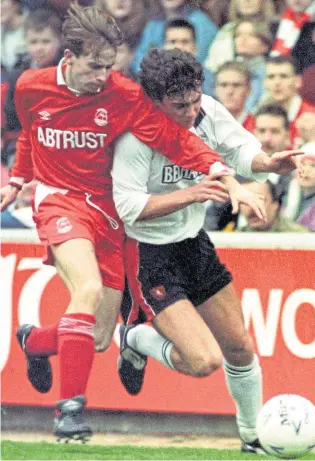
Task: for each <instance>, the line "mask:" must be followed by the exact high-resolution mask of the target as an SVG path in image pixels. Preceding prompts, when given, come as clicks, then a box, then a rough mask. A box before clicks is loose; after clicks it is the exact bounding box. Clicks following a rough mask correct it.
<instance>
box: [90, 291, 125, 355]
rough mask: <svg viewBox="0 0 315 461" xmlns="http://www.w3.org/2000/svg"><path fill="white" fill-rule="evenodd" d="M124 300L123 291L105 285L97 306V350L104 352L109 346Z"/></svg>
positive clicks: (95, 332) (95, 334) (95, 330)
mask: <svg viewBox="0 0 315 461" xmlns="http://www.w3.org/2000/svg"><path fill="white" fill-rule="evenodd" d="M121 301H122V292H121V291H119V290H115V289H114V288H110V287H103V295H102V299H101V301H100V303H99V304H98V306H97V308H96V314H95V316H96V325H95V327H94V340H95V351H96V352H103V351H106V349H108V348H109V346H110V343H111V341H112V338H113V334H114V331H115V328H116V325H117V321H118V315H119V312H120V306H121Z"/></svg>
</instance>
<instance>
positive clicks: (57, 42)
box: [4, 8, 62, 166]
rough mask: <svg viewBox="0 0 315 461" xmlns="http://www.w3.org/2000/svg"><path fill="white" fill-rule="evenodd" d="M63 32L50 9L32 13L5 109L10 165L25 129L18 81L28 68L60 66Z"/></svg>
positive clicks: (59, 21) (6, 145) (25, 29)
mask: <svg viewBox="0 0 315 461" xmlns="http://www.w3.org/2000/svg"><path fill="white" fill-rule="evenodd" d="M61 30H62V21H61V18H60V17H59V16H58V15H57V14H56V13H55V12H54V11H52V10H50V9H47V8H46V9H45V8H42V9H38V10H35V11H32V12H30V13H29V15H28V16H27V18H26V20H25V24H24V33H25V42H26V51H27V52H26V53H25V54H23V55H22V56H21V57H20V60H19V61H18V62H17V64H16V65H15V67H14V69H13V71H12V72H11V75H10V78H9V88H8V92H7V95H6V102H5V107H4V113H5V117H6V130H7V132H6V144H5V148H4V157H5V159H6V162H7V163H8V165H9V166H11V164H12V161H13V158H14V154H15V143H16V139H17V137H18V135H19V133H20V130H21V125H20V121H19V119H18V116H17V113H16V108H15V102H14V90H15V85H16V82H17V80H18V78H19V77H20V75H21V74H22V73H23V72H24V71H25V70H26V69H30V68H38V69H40V68H44V67H49V66H55V65H57V63H58V62H59V60H60V59H61V57H62V49H61Z"/></svg>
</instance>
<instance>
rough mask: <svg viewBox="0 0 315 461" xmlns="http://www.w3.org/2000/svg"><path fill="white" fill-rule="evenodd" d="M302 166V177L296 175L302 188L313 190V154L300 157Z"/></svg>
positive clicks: (314, 159) (314, 184)
mask: <svg viewBox="0 0 315 461" xmlns="http://www.w3.org/2000/svg"><path fill="white" fill-rule="evenodd" d="M301 164H302V166H303V177H300V176H299V177H298V180H299V183H300V184H301V186H302V187H303V189H306V190H309V191H314V190H315V156H314V155H313V156H312V157H307V156H306V157H305V158H302V159H301Z"/></svg>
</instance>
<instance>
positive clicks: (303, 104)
mask: <svg viewBox="0 0 315 461" xmlns="http://www.w3.org/2000/svg"><path fill="white" fill-rule="evenodd" d="M304 112H313V113H314V112H315V106H314V105H313V104H310V103H309V102H307V101H303V99H302V98H301V96H295V97H294V98H293V99H292V101H291V103H290V107H289V110H288V117H289V121H290V142H291V144H292V146H293V148H294V149H296V148H297V146H299V144H300V133H299V131H298V129H297V126H296V121H297V119H298V118H299V117H300V116H301V115H302V114H304Z"/></svg>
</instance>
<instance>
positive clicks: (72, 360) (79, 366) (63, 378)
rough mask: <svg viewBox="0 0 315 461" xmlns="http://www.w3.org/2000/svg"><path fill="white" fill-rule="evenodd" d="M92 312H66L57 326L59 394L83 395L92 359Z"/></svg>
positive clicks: (64, 397)
mask: <svg viewBox="0 0 315 461" xmlns="http://www.w3.org/2000/svg"><path fill="white" fill-rule="evenodd" d="M95 321H96V320H95V316H94V315H91V314H83V313H76V314H65V315H64V316H63V317H62V318H61V319H60V323H59V327H58V354H59V357H60V397H61V399H69V398H71V397H74V396H76V395H84V394H85V390H86V386H87V382H88V379H89V376H90V373H91V369H92V364H93V359H94V354H95V350H94V336H93V326H94V325H95Z"/></svg>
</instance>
